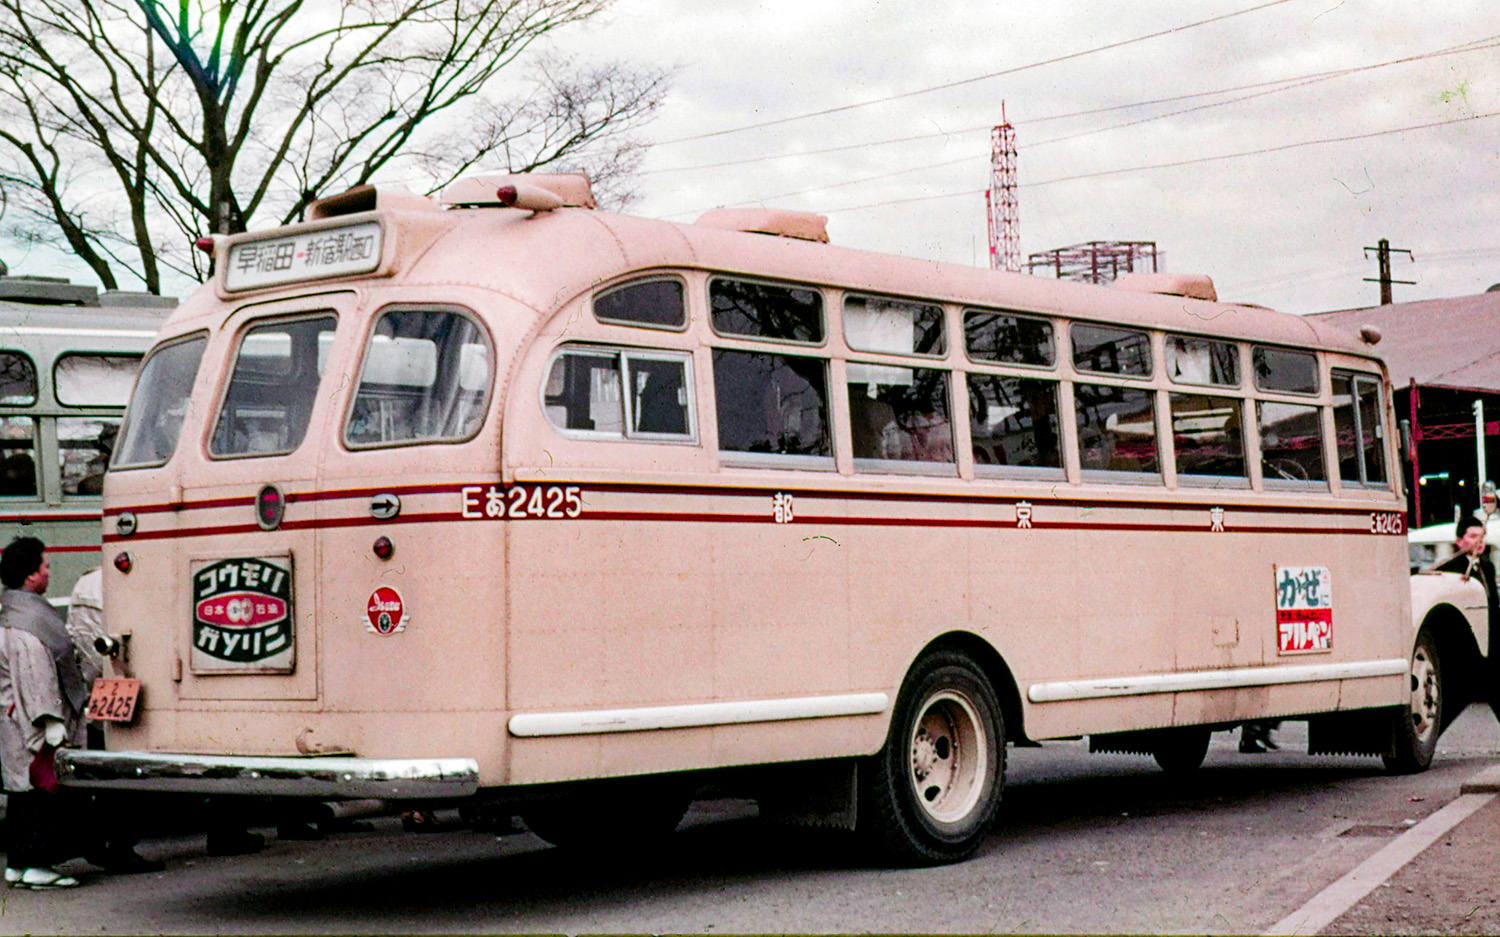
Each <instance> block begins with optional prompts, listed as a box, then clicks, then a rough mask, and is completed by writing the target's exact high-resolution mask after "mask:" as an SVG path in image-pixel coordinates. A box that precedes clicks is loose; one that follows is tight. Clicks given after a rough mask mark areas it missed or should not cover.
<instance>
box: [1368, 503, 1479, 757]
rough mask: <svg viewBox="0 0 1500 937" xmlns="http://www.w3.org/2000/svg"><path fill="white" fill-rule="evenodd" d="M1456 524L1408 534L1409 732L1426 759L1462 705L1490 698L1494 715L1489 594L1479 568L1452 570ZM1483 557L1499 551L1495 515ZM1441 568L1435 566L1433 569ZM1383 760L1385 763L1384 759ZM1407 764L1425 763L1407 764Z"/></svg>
mask: <svg viewBox="0 0 1500 937" xmlns="http://www.w3.org/2000/svg"><path fill="white" fill-rule="evenodd" d="M1453 533H1454V525H1453V524H1451V523H1448V524H1434V525H1432V526H1430V527H1423V528H1420V529H1418V530H1413V531H1411V533H1410V534H1409V535H1408V541H1409V542H1410V544H1411V553H1412V574H1411V614H1412V633H1413V635H1414V636H1415V638H1414V641H1413V646H1412V671H1411V692H1412V701H1411V722H1412V724H1411V726H1410V729H1409V732H1410V733H1411V737H1410V741H1411V742H1414V743H1415V745H1413V746H1412V747H1413V748H1414V749H1415V751H1416V752H1417V753H1418V758H1417V761H1419V762H1420V761H1423V760H1424V759H1423V756H1424V755H1425V760H1426V761H1430V760H1431V757H1432V756H1431V753H1432V751H1433V750H1434V749H1436V747H1437V739H1438V735H1439V734H1441V732H1442V731H1443V729H1444V728H1446V727H1447V725H1448V723H1449V722H1451V721H1452V720H1453V719H1454V717H1456V716H1457V715H1458V714H1459V713H1460V712H1462V711H1463V709H1464V707H1465V706H1467V705H1469V704H1470V703H1472V702H1479V701H1488V702H1490V704H1491V705H1492V706H1495V707H1497V709H1496V711H1497V713H1500V687H1497V685H1496V677H1497V676H1500V675H1497V674H1496V672H1495V670H1494V668H1493V660H1492V655H1491V649H1490V622H1489V599H1488V596H1487V595H1486V594H1485V586H1484V583H1483V581H1482V579H1481V577H1480V575H1479V573H1478V571H1477V570H1475V571H1473V573H1472V575H1471V574H1469V573H1466V572H1463V571H1461V570H1457V569H1455V567H1461V566H1462V565H1463V564H1462V563H1461V562H1455V561H1454V560H1453V559H1452V555H1453V540H1454V537H1453ZM1485 534H1486V537H1485V542H1486V543H1488V544H1489V548H1488V550H1489V558H1490V561H1491V562H1492V563H1493V562H1495V560H1496V558H1497V553H1500V547H1497V546H1496V542H1497V541H1500V517H1491V518H1490V519H1489V523H1488V524H1487V526H1486V530H1485ZM1445 561H1447V562H1445ZM1440 566H1441V567H1445V568H1444V569H1438V568H1436V567H1440ZM1387 763H1389V761H1388V762H1387ZM1411 767H1413V768H1420V767H1425V764H1413V765H1411Z"/></svg>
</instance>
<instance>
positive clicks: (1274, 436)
mask: <svg viewBox="0 0 1500 937" xmlns="http://www.w3.org/2000/svg"><path fill="white" fill-rule="evenodd" d="M1255 420H1256V422H1257V423H1258V424H1259V425H1260V467H1261V474H1263V475H1264V476H1265V479H1266V484H1267V485H1269V486H1273V487H1274V486H1277V485H1284V484H1287V483H1293V484H1295V483H1299V482H1318V483H1321V482H1323V481H1324V480H1326V479H1327V477H1328V476H1327V474H1326V473H1325V472H1324V471H1323V422H1322V419H1321V418H1320V416H1319V411H1318V408H1317V407H1313V406H1307V405H1304V404H1296V403H1277V402H1276V401H1274V400H1257V401H1256V402H1255ZM1319 487H1325V486H1323V485H1321V484H1320V485H1319Z"/></svg>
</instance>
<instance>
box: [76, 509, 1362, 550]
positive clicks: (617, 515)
mask: <svg viewBox="0 0 1500 937" xmlns="http://www.w3.org/2000/svg"><path fill="white" fill-rule="evenodd" d="M548 520H550V521H552V522H554V523H577V522H578V521H590V520H593V521H636V522H642V523H691V524H774V523H775V518H774V517H773V516H772V515H771V514H770V513H769V512H767V513H765V514H697V513H690V512H673V511H589V512H587V513H585V514H583V515H581V516H579V517H576V518H542V517H525V518H506V517H484V518H474V517H463V516H461V515H458V514H453V513H449V512H442V513H428V514H403V515H401V516H399V517H395V518H392V519H390V520H380V519H378V518H374V517H359V516H356V517H330V518H318V519H313V520H306V521H288V522H286V523H284V524H282V525H281V527H280V528H278V529H279V530H281V531H315V530H325V529H335V528H341V527H387V526H391V525H401V524H452V523H471V522H477V521H507V522H509V523H517V524H523V523H537V522H542V521H548ZM791 523H794V524H796V525H797V526H800V527H808V526H812V525H818V524H821V525H824V526H833V527H956V528H964V527H968V528H990V529H1002V530H1003V529H1013V530H1027V529H1031V530H1119V531H1137V532H1148V533H1149V532H1165V533H1222V534H1309V535H1325V534H1335V535H1343V534H1359V535H1363V536H1372V535H1371V534H1370V531H1369V529H1368V528H1367V527H1364V526H1359V527H1281V526H1267V525H1236V524H1234V523H1233V522H1229V523H1226V525H1225V528H1224V529H1223V530H1213V529H1212V528H1211V527H1210V526H1209V525H1208V524H1207V523H1204V524H1130V523H1118V522H1105V521H1039V520H1036V519H1033V520H1032V521H1031V525H1030V527H1029V528H1022V527H1020V526H1019V525H1018V524H1017V523H1016V521H1015V520H1013V519H999V518H942V517H934V518H920V517H840V516H809V515H801V516H799V517H798V518H797V520H796V521H794V522H791ZM259 530H260V528H259V527H258V526H256V525H254V524H235V525H232V526H227V527H192V528H186V529H182V530H154V531H139V532H137V533H135V534H133V535H132V536H129V537H121V536H119V535H118V534H106V535H105V537H104V542H105V543H130V542H132V541H146V540H169V539H177V538H182V539H187V538H195V537H208V536H213V535H216V534H248V533H255V532H257V531H259Z"/></svg>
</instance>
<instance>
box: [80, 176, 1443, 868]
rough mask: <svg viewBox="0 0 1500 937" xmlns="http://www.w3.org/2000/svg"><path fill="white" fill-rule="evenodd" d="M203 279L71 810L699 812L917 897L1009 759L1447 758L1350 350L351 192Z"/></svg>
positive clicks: (530, 197) (455, 199)
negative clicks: (875, 861) (1253, 728)
mask: <svg viewBox="0 0 1500 937" xmlns="http://www.w3.org/2000/svg"><path fill="white" fill-rule="evenodd" d="M204 246H205V247H207V248H209V249H211V250H212V251H213V252H214V258H215V265H216V270H217V273H216V276H215V278H214V280H213V281H212V283H210V284H208V285H206V286H205V287H204V288H203V289H201V290H200V291H199V292H198V293H197V294H195V295H194V296H192V297H191V298H190V299H188V300H187V301H185V302H184V303H182V305H181V306H180V307H178V309H177V310H176V311H175V312H174V313H173V314H172V316H171V318H170V319H169V320H168V321H167V323H166V325H165V327H164V328H163V329H162V331H161V333H160V335H159V337H158V340H157V344H156V346H155V348H154V350H153V351H152V352H151V353H150V354H149V356H148V357H147V359H146V361H145V364H144V366H143V368H142V371H141V375H140V378H139V380H138V383H137V386H136V388H135V391H134V395H133V397H132V401H131V403H130V406H129V410H128V411H127V415H126V419H125V425H124V427H123V429H122V431H121V439H120V444H119V446H118V448H117V451H116V455H115V459H114V461H113V463H112V465H111V469H110V471H109V473H108V476H107V481H106V486H105V520H106V529H105V560H106V568H105V572H106V574H107V575H106V580H105V589H106V616H107V625H108V627H109V629H111V630H112V631H114V632H119V633H128V634H129V635H130V640H129V642H128V653H129V659H128V661H122V662H121V663H122V665H123V666H124V668H125V669H126V671H127V672H128V673H127V676H128V677H129V678H131V681H134V682H131V681H127V682H126V683H122V684H120V685H117V686H114V687H112V688H111V689H110V690H109V692H111V693H115V694H117V695H118V698H114V699H107V700H104V701H103V703H101V707H100V711H101V713H103V714H105V715H109V716H110V717H111V718H114V719H116V720H117V724H116V725H114V726H112V727H111V733H110V738H111V742H110V747H111V750H110V751H101V752H80V751H69V752H65V753H64V754H63V757H62V758H61V760H60V764H61V773H62V775H63V778H64V781H65V783H68V784H74V785H80V786H99V787H126V788H142V789H155V790H176V791H184V792H191V793H192V794H194V795H195V796H197V795H203V794H208V795H216V794H222V795H239V794H253V795H269V796H272V797H282V798H318V799H325V800H326V799H337V798H371V797H373V798H382V799H386V800H390V801H400V802H404V803H407V804H409V805H434V804H457V805H462V806H468V807H471V808H474V809H479V808H481V807H482V808H483V809H486V810H492V811H499V812H500V813H502V814H506V815H519V816H521V817H522V818H524V819H525V821H526V822H527V823H528V824H529V825H530V827H531V828H532V829H533V830H534V831H535V832H537V833H538V834H540V835H541V836H542V837H544V838H546V839H549V840H551V841H553V842H556V843H573V842H586V841H590V840H591V839H599V838H604V837H614V836H619V835H622V834H644V833H650V832H658V831H664V830H670V829H671V828H672V827H674V826H675V825H676V823H677V822H678V820H679V819H680V818H681V816H682V813H683V810H684V809H685V807H686V805H687V803H688V802H689V800H690V799H691V798H692V796H693V794H694V792H695V791H696V790H698V789H699V788H700V787H701V785H703V784H705V783H712V784H713V785H714V786H715V787H716V788H717V789H720V790H728V791H744V792H745V793H746V794H747V795H748V796H753V797H757V798H759V800H760V805H761V809H762V812H763V813H768V814H773V813H774V814H779V815H784V816H788V817H792V818H800V819H803V820H811V821H815V822H820V823H824V824H831V825H835V826H844V827H849V828H852V829H853V830H854V831H855V832H856V833H857V834H858V835H860V836H862V837H864V838H865V839H866V840H868V842H870V843H871V844H872V846H874V847H875V848H878V849H879V850H881V851H882V852H883V853H884V854H885V855H887V856H888V857H889V858H890V859H892V860H893V861H899V862H908V863H931V862H942V861H951V860H955V859H960V858H963V857H964V856H966V855H968V854H969V853H971V852H972V851H973V850H974V849H975V848H976V847H977V846H978V844H979V843H980V841H981V840H982V838H983V837H984V835H985V833H986V831H987V829H988V828H989V826H990V824H991V823H992V821H993V819H994V817H995V814H996V811H997V809H998V807H999V804H1000V797H1001V789H1002V785H1003V780H1004V768H1005V761H1006V746H1007V744H1017V743H1028V742H1032V741H1038V740H1045V739H1058V738H1076V737H1079V736H1085V735H1086V736H1089V737H1090V739H1091V741H1092V745H1093V747H1094V748H1095V749H1096V750H1105V751H1130V752H1141V753H1144V754H1149V755H1154V756H1155V757H1156V759H1157V760H1158V761H1159V762H1160V763H1161V765H1162V766H1163V767H1164V768H1166V769H1168V770H1174V771H1180V770H1188V769H1191V768H1194V767H1196V766H1197V765H1198V764H1199V763H1200V762H1201V761H1202V760H1203V757H1204V753H1205V750H1206V748H1207V745H1208V738H1209V733H1210V732H1211V731H1212V730H1215V729H1223V728H1230V727H1233V726H1236V725H1239V724H1241V723H1244V722H1246V721H1250V720H1261V719H1298V718H1300V719H1307V720H1309V722H1310V724H1311V725H1310V739H1311V747H1312V750H1313V751H1317V752H1344V753H1363V754H1368V755H1373V756H1383V757H1384V758H1385V759H1386V762H1387V764H1388V765H1390V766H1391V767H1392V768H1393V769H1397V770H1416V769H1420V768H1422V767H1425V766H1426V763H1427V761H1428V760H1430V758H1431V756H1432V745H1433V744H1434V743H1435V741H1436V731H1435V730H1433V729H1432V728H1431V726H1430V725H1429V723H1428V722H1424V721H1423V720H1422V719H1421V718H1420V712H1418V717H1417V718H1413V708H1414V707H1415V708H1416V709H1417V710H1420V709H1421V707H1422V706H1423V705H1424V703H1423V699H1424V693H1428V694H1429V695H1430V693H1429V690H1430V687H1426V688H1425V689H1423V690H1422V691H1421V692H1415V691H1414V689H1413V684H1412V678H1411V673H1412V663H1411V661H1412V650H1413V635H1412V629H1411V619H1410V615H1411V606H1410V599H1409V596H1408V583H1407V571H1406V543H1405V538H1404V536H1403V535H1404V533H1405V526H1404V501H1403V496H1402V491H1401V484H1400V473H1399V471H1396V470H1395V466H1396V465H1397V459H1398V457H1399V454H1398V452H1397V450H1396V447H1395V446H1394V444H1393V438H1394V434H1393V432H1392V420H1391V413H1390V389H1389V386H1388V382H1387V379H1386V377H1385V372H1384V369H1383V366H1382V364H1381V362H1380V361H1379V359H1378V358H1377V357H1376V356H1375V354H1374V352H1373V351H1372V349H1371V347H1370V345H1369V344H1367V343H1365V342H1362V341H1361V340H1360V339H1359V338H1358V337H1354V336H1347V335H1344V334H1341V333H1338V332H1335V331H1333V330H1331V329H1329V328H1327V327H1324V326H1321V325H1319V324H1317V323H1314V322H1309V321H1306V320H1303V319H1300V318H1297V317H1295V316H1290V315H1283V314H1279V313H1276V312H1272V311H1269V310H1265V309H1260V308H1253V307H1245V306H1236V305H1232V304H1223V303H1219V302H1217V301H1216V298H1215V296H1214V291H1213V286H1212V283H1211V282H1209V281H1208V279H1207V278H1206V277H1172V276H1165V275H1153V276H1149V277H1134V278H1122V279H1121V280H1120V281H1118V282H1117V283H1116V284H1115V285H1114V287H1112V288H1106V287H1097V286H1088V285H1080V284H1074V283H1065V282H1057V281H1049V280H1044V279H1038V278H1033V277H1028V276H1022V275H1016V274H1008V273H997V272H992V271H989V270H982V269H975V268H969V267H962V266H953V265H948V264H941V263H935V262H931V261H925V260H915V259H907V258H901V257H893V256H887V255H880V254H874V253H867V252H861V251H855V250H848V249H843V248H839V247H835V246H831V245H830V244H828V243H827V235H826V233H825V227H824V219H823V218H822V217H821V216H817V215H811V214H806V213H800V212H785V211H769V210H756V211H715V212H710V213H709V214H707V215H705V216H704V217H703V218H701V219H699V220H698V221H697V222H696V223H694V224H673V223H668V222H663V221H655V220H647V219H642V218H636V217H630V216H626V215H620V214H613V213H608V212H603V211H599V210H597V209H596V208H595V207H594V202H593V199H592V196H591V194H590V191H589V186H588V181H587V180H586V179H584V178H583V177H580V176H567V175H550V176H535V175H534V176H511V177H489V178H474V179H469V180H466V181H464V182H462V183H459V184H457V185H455V186H453V187H451V188H450V189H449V190H447V191H446V192H445V193H443V195H442V197H441V198H439V199H428V198H425V197H419V196H414V195H412V194H410V193H407V192H404V191H400V190H387V189H384V188H381V189H375V188H369V187H362V188H359V189H356V190H352V191H350V192H348V193H345V194H343V195H339V196H335V197H332V198H328V199H325V200H323V201H320V202H318V203H316V204H315V205H314V206H313V207H312V209H311V211H310V216H309V220H307V221H306V222H305V223H301V224H297V225H291V226H287V227H283V228H278V229H275V230H271V231H262V232H255V233H250V234H245V235H238V236H234V237H228V238H216V239H214V241H213V242H212V243H211V244H207V245H204ZM1424 687H1425V685H1424ZM127 719H128V721H126V720H127ZM1429 722H1430V720H1429Z"/></svg>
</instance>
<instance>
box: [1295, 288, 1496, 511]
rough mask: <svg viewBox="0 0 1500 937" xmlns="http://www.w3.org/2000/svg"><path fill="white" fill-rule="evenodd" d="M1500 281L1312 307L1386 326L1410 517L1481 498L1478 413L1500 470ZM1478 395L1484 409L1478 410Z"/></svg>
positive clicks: (1492, 466) (1383, 347)
mask: <svg viewBox="0 0 1500 937" xmlns="http://www.w3.org/2000/svg"><path fill="white" fill-rule="evenodd" d="M1497 287H1500V284H1497V285H1496V287H1491V288H1490V289H1489V290H1488V291H1487V292H1484V293H1480V294H1479V295H1477V296H1457V297H1453V298H1451V299H1431V300H1425V301H1423V302H1415V303H1394V304H1391V305H1388V306H1373V307H1370V308H1365V309H1346V310H1341V311H1338V312H1322V313H1315V314H1313V315H1311V316H1310V318H1314V319H1321V320H1323V321H1324V322H1327V323H1330V324H1333V325H1337V326H1339V327H1341V328H1344V329H1346V330H1348V331H1350V332H1358V331H1359V330H1360V329H1361V328H1363V327H1365V326H1374V327H1375V328H1376V329H1379V330H1380V333H1381V336H1382V338H1381V341H1380V344H1379V346H1378V349H1377V350H1378V351H1379V352H1380V354H1381V356H1382V357H1383V358H1385V361H1386V364H1387V365H1388V366H1389V368H1390V372H1391V383H1392V384H1393V385H1394V387H1395V406H1396V418H1397V420H1399V421H1400V423H1401V426H1402V431H1403V432H1404V433H1405V434H1406V435H1407V438H1408V442H1409V445H1408V447H1407V448H1408V452H1409V460H1408V461H1407V463H1406V465H1405V469H1406V471H1407V473H1408V474H1407V488H1408V516H1407V521H1408V523H1409V524H1410V525H1411V526H1412V527H1425V526H1427V525H1428V524H1435V523H1442V522H1445V521H1452V520H1454V519H1455V517H1456V516H1457V514H1459V513H1470V512H1473V511H1474V510H1476V509H1477V508H1478V507H1479V491H1478V487H1479V474H1478V473H1479V465H1478V463H1479V450H1478V447H1477V446H1476V439H1477V433H1476V423H1477V422H1478V421H1482V423H1483V425H1484V444H1485V445H1484V459H1485V467H1486V474H1487V476H1488V477H1489V478H1491V479H1495V478H1497V477H1500V288H1497ZM1476 404H1477V405H1478V406H1479V407H1480V408H1482V413H1479V414H1476Z"/></svg>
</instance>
